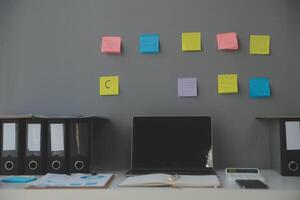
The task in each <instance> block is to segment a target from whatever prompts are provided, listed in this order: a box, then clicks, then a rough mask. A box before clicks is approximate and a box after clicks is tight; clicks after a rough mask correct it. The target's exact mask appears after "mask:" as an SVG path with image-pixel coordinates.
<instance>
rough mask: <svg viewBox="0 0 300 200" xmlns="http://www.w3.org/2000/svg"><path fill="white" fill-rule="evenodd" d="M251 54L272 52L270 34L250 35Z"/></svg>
mask: <svg viewBox="0 0 300 200" xmlns="http://www.w3.org/2000/svg"><path fill="white" fill-rule="evenodd" d="M250 54H262V55H267V54H270V36H269V35H250Z"/></svg>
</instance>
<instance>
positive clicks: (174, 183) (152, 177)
mask: <svg viewBox="0 0 300 200" xmlns="http://www.w3.org/2000/svg"><path fill="white" fill-rule="evenodd" d="M119 186H126V187H151V186H171V187H219V186H220V181H219V179H218V177H217V176H216V175H169V174H149V175H141V176H133V177H128V178H126V179H125V180H124V181H123V182H121V183H120V184H119Z"/></svg>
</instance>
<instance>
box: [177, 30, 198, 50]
mask: <svg viewBox="0 0 300 200" xmlns="http://www.w3.org/2000/svg"><path fill="white" fill-rule="evenodd" d="M201 46H202V45H201V33H200V32H186V33H181V47H182V51H201Z"/></svg>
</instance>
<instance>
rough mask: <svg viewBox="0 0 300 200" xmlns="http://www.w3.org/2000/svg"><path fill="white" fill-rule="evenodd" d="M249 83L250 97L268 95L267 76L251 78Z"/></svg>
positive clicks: (268, 81)
mask: <svg viewBox="0 0 300 200" xmlns="http://www.w3.org/2000/svg"><path fill="white" fill-rule="evenodd" d="M249 85H250V97H252V98H261V97H270V96H271V90H270V80H269V79H268V78H262V77H260V78H251V79H250V81H249Z"/></svg>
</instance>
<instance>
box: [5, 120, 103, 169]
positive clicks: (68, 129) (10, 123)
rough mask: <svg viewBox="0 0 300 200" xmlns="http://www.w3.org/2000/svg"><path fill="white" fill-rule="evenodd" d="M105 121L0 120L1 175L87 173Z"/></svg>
mask: <svg viewBox="0 0 300 200" xmlns="http://www.w3.org/2000/svg"><path fill="white" fill-rule="evenodd" d="M106 121H107V120H106V119H105V118H101V117H97V116H89V117H51V118H48V117H36V116H32V115H30V116H16V117H12V116H5V117H0V144H1V145H0V174H3V175H16V174H31V175H32V174H35V175H40V174H45V173H47V172H50V173H90V172H91V169H92V164H93V163H92V158H93V155H92V153H93V151H92V149H93V141H94V138H95V134H101V129H102V128H103V127H104V125H105V122H106Z"/></svg>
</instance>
